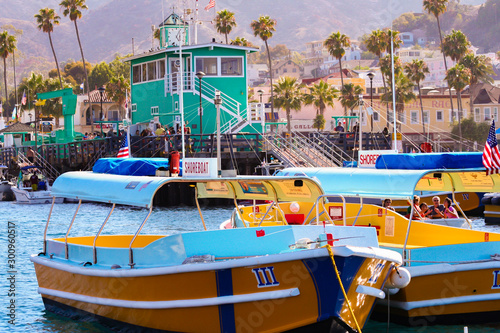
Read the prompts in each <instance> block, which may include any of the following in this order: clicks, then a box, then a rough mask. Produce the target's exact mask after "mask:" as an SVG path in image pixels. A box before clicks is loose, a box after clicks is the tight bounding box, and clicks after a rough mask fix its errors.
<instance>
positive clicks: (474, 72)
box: [459, 53, 495, 112]
mask: <svg viewBox="0 0 500 333" xmlns="http://www.w3.org/2000/svg"><path fill="white" fill-rule="evenodd" d="M459 64H461V65H463V66H464V67H465V68H467V69H469V71H470V82H469V85H470V87H472V86H473V85H475V84H477V83H479V82H484V83H493V78H492V75H493V74H495V72H494V71H493V66H492V65H491V61H490V59H489V58H487V57H486V56H484V55H479V56H477V55H474V54H472V53H469V54H466V55H465V56H464V57H463V58H462V59H460V62H459ZM469 90H471V89H469ZM469 95H470V98H469V107H470V110H471V112H473V110H474V99H473V96H472V94H469Z"/></svg>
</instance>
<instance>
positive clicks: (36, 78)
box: [19, 72, 44, 101]
mask: <svg viewBox="0 0 500 333" xmlns="http://www.w3.org/2000/svg"><path fill="white" fill-rule="evenodd" d="M19 91H26V92H27V93H26V98H27V99H28V101H32V100H33V99H34V98H35V96H36V94H38V93H41V92H44V82H43V76H42V74H35V73H33V72H31V74H30V76H29V77H27V78H24V79H23V80H22V81H21V83H20V84H19Z"/></svg>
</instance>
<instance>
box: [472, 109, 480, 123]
mask: <svg viewBox="0 0 500 333" xmlns="http://www.w3.org/2000/svg"><path fill="white" fill-rule="evenodd" d="M480 118H481V109H479V108H474V121H475V122H479V120H480Z"/></svg>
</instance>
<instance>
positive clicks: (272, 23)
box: [250, 15, 276, 113]
mask: <svg viewBox="0 0 500 333" xmlns="http://www.w3.org/2000/svg"><path fill="white" fill-rule="evenodd" d="M250 27H251V28H252V30H253V34H254V36H259V38H260V39H262V40H263V41H264V44H265V45H266V50H267V60H268V66H269V80H270V84H271V113H274V91H273V90H274V87H273V64H272V62H271V53H270V52H269V45H268V43H267V41H268V40H269V38H271V37H273V32H274V31H276V20H275V19H272V18H270V17H269V16H267V15H261V16H260V17H259V19H258V20H256V21H252V23H250Z"/></svg>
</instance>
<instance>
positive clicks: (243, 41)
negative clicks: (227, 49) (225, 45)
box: [231, 37, 254, 47]
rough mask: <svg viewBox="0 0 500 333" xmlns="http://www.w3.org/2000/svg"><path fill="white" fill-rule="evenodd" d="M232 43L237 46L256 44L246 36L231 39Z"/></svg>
mask: <svg viewBox="0 0 500 333" xmlns="http://www.w3.org/2000/svg"><path fill="white" fill-rule="evenodd" d="M231 44H232V45H237V46H246V47H254V45H253V44H252V43H251V42H250V41H249V40H247V39H246V38H245V37H236V38H235V39H233V40H231Z"/></svg>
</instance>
